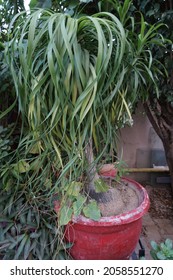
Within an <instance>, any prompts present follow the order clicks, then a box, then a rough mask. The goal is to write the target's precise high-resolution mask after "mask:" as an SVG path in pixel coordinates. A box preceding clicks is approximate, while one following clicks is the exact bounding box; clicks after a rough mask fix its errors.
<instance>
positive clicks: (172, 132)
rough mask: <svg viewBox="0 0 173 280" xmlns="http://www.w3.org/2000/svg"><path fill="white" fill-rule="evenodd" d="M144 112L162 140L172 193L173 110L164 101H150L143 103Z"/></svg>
mask: <svg viewBox="0 0 173 280" xmlns="http://www.w3.org/2000/svg"><path fill="white" fill-rule="evenodd" d="M144 109H145V112H146V114H147V116H148V118H149V120H150V122H151V124H152V126H153V128H154V129H155V131H156V133H157V134H158V136H159V137H160V139H161V140H162V143H163V146H164V150H165V156H166V160H167V164H168V167H169V170H170V176H171V187H172V193H173V108H172V106H171V104H170V103H168V102H166V101H164V100H155V101H154V102H153V103H151V101H150V100H148V101H147V102H145V103H144Z"/></svg>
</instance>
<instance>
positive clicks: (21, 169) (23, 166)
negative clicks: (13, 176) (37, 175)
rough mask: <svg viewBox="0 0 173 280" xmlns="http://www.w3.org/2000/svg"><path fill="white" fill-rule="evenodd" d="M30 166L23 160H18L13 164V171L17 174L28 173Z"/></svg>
mask: <svg viewBox="0 0 173 280" xmlns="http://www.w3.org/2000/svg"><path fill="white" fill-rule="evenodd" d="M29 169H30V165H29V163H27V162H26V161H25V160H20V161H19V162H17V163H16V164H14V170H15V171H16V172H18V173H25V172H27V171H29Z"/></svg>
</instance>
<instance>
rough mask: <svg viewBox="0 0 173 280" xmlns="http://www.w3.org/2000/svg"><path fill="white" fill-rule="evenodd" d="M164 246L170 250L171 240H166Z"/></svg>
mask: <svg viewBox="0 0 173 280" xmlns="http://www.w3.org/2000/svg"><path fill="white" fill-rule="evenodd" d="M165 245H166V246H167V247H168V249H172V240H171V239H168V238H167V239H166V240H165Z"/></svg>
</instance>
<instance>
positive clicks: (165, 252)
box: [150, 239, 173, 260]
mask: <svg viewBox="0 0 173 280" xmlns="http://www.w3.org/2000/svg"><path fill="white" fill-rule="evenodd" d="M151 247H152V249H151V251H150V254H151V256H152V258H153V259H154V260H173V242H172V240H170V239H166V240H165V242H161V243H160V244H158V243H156V242H155V241H151Z"/></svg>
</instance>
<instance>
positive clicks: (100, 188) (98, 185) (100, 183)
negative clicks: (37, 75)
mask: <svg viewBox="0 0 173 280" xmlns="http://www.w3.org/2000/svg"><path fill="white" fill-rule="evenodd" d="M94 185H95V191H96V193H100V192H107V191H108V190H109V186H108V185H107V184H106V183H105V182H104V180H102V179H98V180H96V181H95V182H94Z"/></svg>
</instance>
